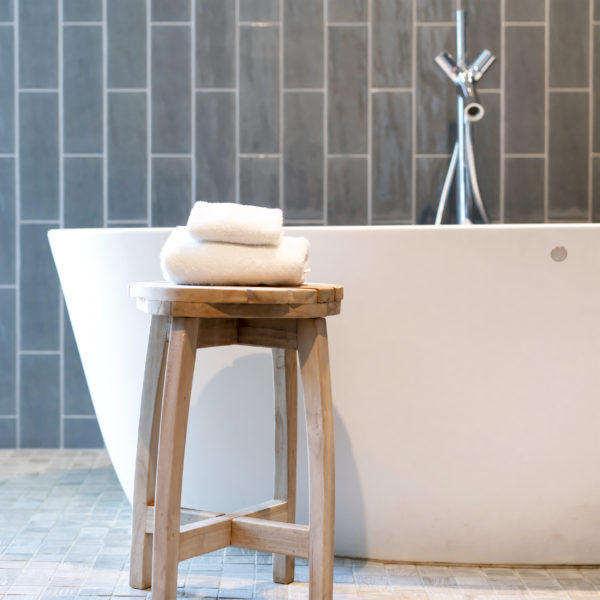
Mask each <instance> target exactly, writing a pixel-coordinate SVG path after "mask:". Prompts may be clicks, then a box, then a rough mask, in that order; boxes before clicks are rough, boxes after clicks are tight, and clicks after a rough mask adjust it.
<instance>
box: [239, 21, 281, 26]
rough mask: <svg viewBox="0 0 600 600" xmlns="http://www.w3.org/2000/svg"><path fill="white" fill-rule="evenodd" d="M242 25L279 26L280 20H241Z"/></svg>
mask: <svg viewBox="0 0 600 600" xmlns="http://www.w3.org/2000/svg"><path fill="white" fill-rule="evenodd" d="M238 25H239V26H240V27H278V26H279V21H239V23H238Z"/></svg>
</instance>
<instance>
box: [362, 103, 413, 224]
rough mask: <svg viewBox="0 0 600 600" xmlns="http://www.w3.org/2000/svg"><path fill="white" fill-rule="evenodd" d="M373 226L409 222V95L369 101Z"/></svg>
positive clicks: (410, 215)
mask: <svg viewBox="0 0 600 600" xmlns="http://www.w3.org/2000/svg"><path fill="white" fill-rule="evenodd" d="M371 98H372V99H371V102H372V106H373V127H372V136H373V141H372V149H373V150H372V151H373V157H372V185H373V193H372V215H373V222H374V223H377V222H382V223H383V222H386V221H388V222H389V221H410V219H411V217H412V202H411V198H412V144H411V140H412V135H411V129H412V127H411V118H412V117H411V114H412V113H411V111H412V94H411V93H410V92H390V93H377V94H373V95H372V97H371Z"/></svg>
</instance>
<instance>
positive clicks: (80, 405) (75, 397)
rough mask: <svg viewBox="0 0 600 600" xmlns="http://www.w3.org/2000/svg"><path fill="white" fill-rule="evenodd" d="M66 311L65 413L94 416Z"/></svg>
mask: <svg viewBox="0 0 600 600" xmlns="http://www.w3.org/2000/svg"><path fill="white" fill-rule="evenodd" d="M63 310H64V360H63V363H64V366H63V367H64V373H63V375H64V377H63V381H64V412H65V414H67V415H93V414H94V407H93V406H92V399H91V396H90V390H89V388H88V385H87V381H86V379H85V374H84V372H83V366H82V365H81V358H80V357H79V350H78V349H77V344H76V342H75V336H74V335H73V328H72V326H71V319H70V318H69V314H68V312H67V309H66V307H64V306H63Z"/></svg>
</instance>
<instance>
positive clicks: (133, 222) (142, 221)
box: [106, 219, 148, 225]
mask: <svg viewBox="0 0 600 600" xmlns="http://www.w3.org/2000/svg"><path fill="white" fill-rule="evenodd" d="M106 222H107V224H109V225H114V224H116V223H120V224H125V223H126V224H128V225H129V224H131V225H144V224H146V223H147V222H148V220H147V219H108V220H107V221H106Z"/></svg>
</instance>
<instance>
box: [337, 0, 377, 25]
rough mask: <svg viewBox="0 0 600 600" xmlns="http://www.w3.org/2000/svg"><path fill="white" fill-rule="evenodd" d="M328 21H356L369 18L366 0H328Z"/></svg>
mask: <svg viewBox="0 0 600 600" xmlns="http://www.w3.org/2000/svg"><path fill="white" fill-rule="evenodd" d="M328 1H329V8H328V15H327V16H328V18H329V22H332V21H342V22H357V21H368V20H369V5H368V1H367V0H328Z"/></svg>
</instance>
